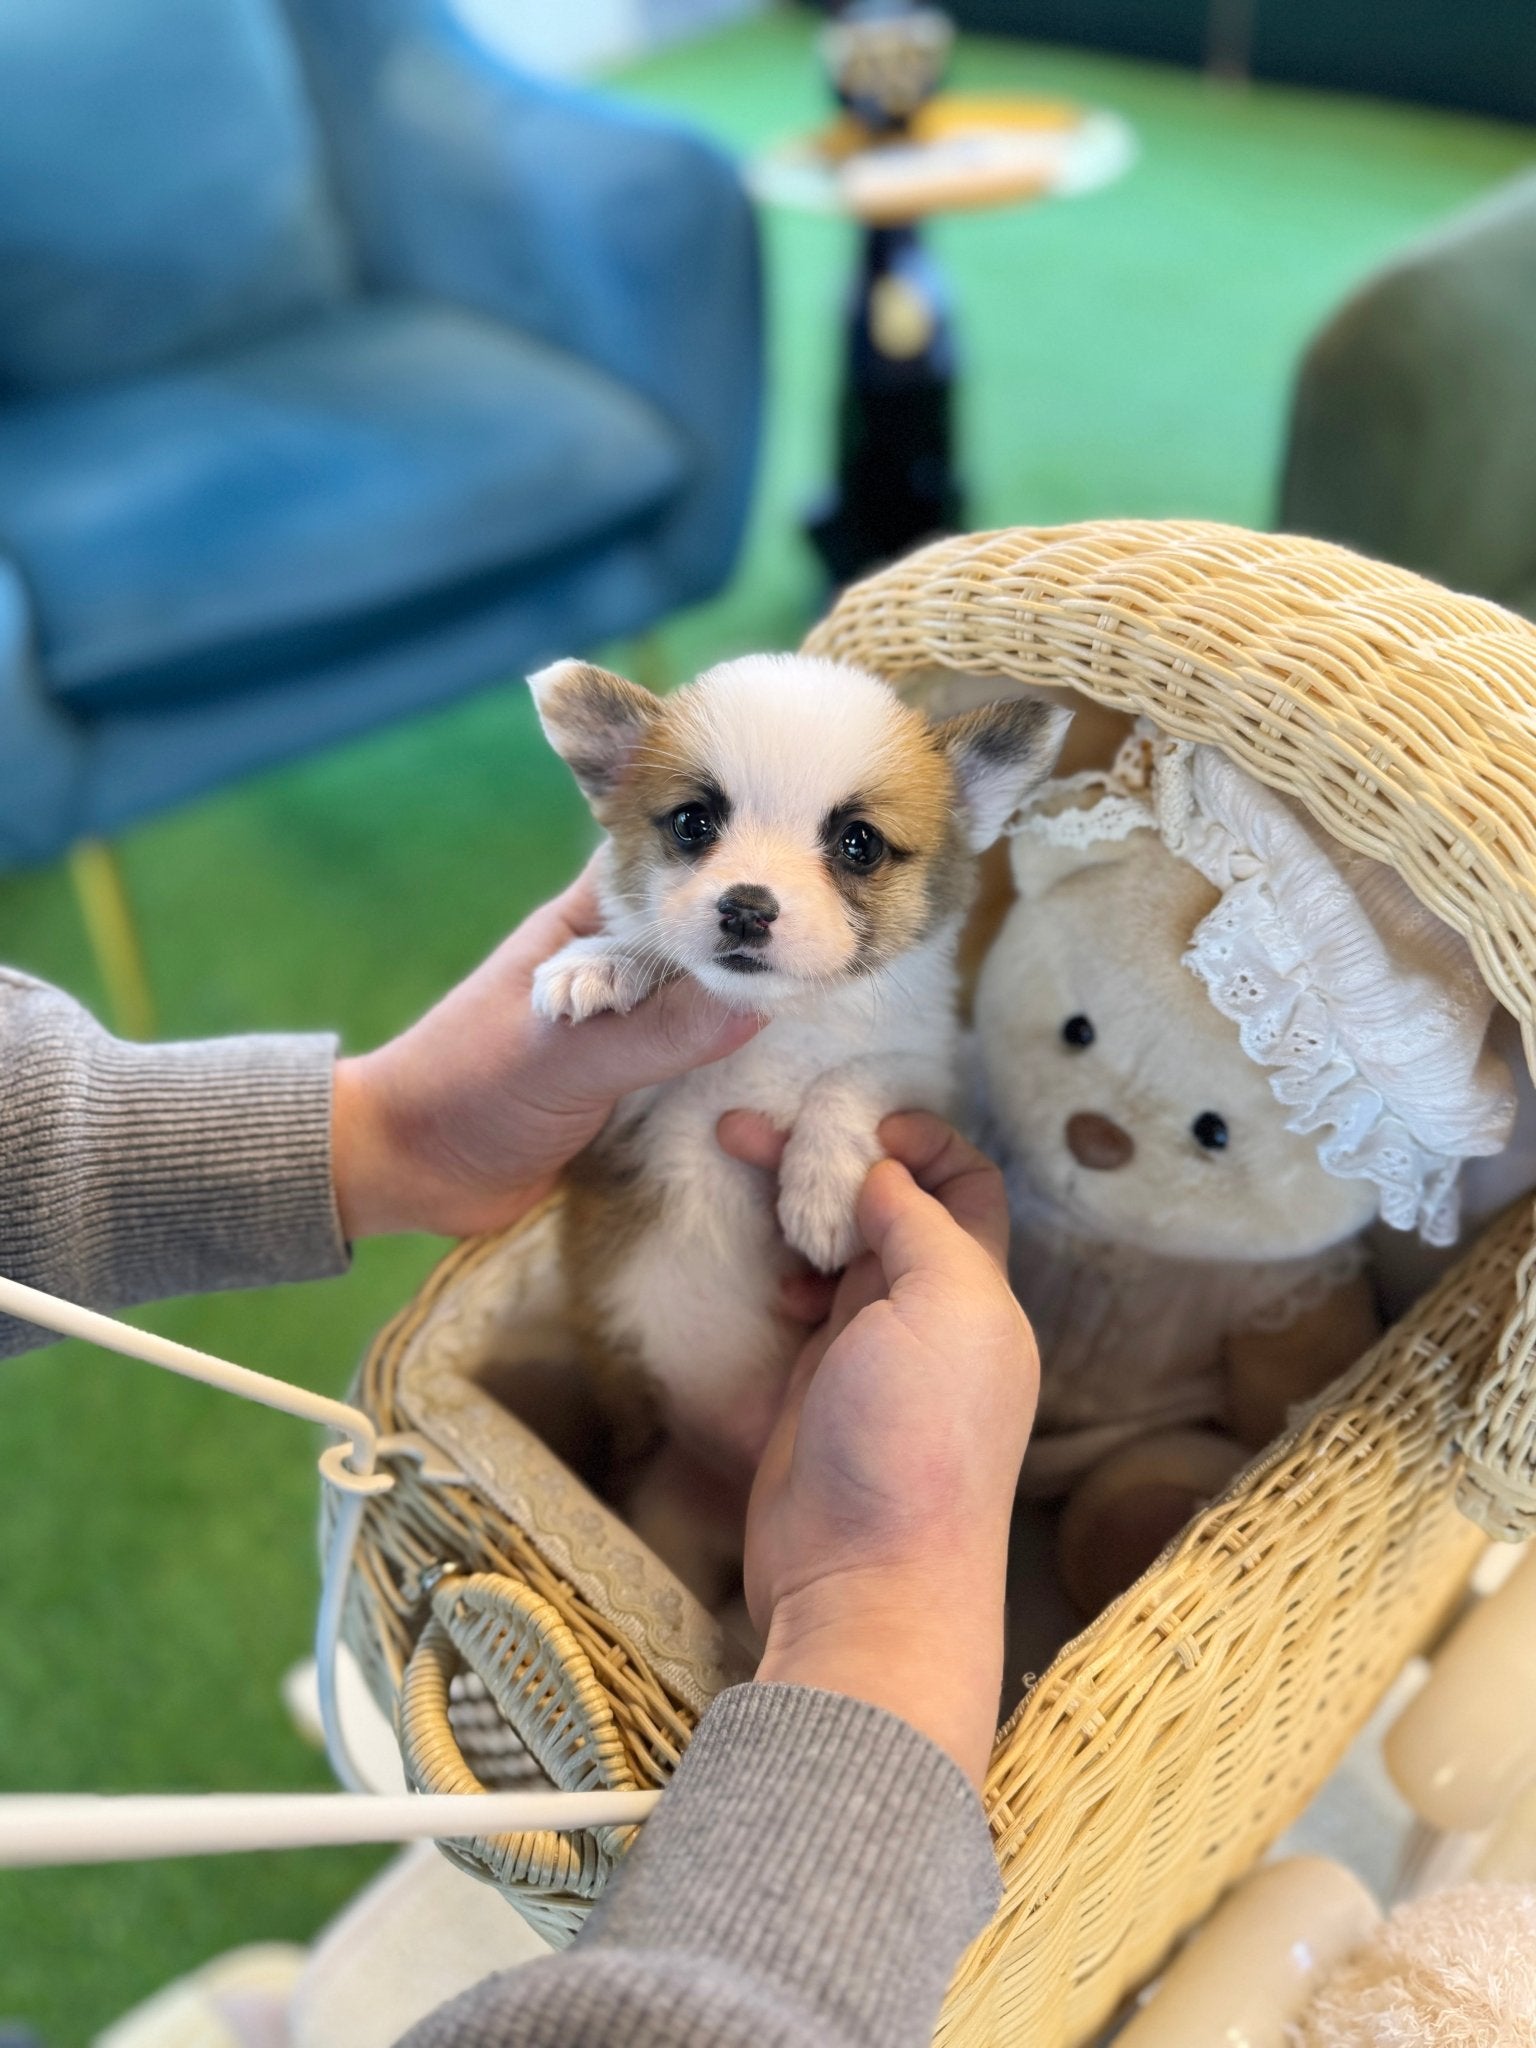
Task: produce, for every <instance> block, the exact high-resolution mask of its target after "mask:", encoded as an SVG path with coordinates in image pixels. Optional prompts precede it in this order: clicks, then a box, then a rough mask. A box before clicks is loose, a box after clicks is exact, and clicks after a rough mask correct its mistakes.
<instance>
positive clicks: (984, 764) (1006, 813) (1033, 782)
mask: <svg viewBox="0 0 1536 2048" xmlns="http://www.w3.org/2000/svg"><path fill="white" fill-rule="evenodd" d="M1071 722H1072V714H1071V712H1070V711H1066V710H1063V709H1062V708H1061V706H1060V705H1056V704H1042V703H1040V702H1039V701H1038V700H1036V699H1034V698H1014V699H1012V700H1011V701H1009V702H1008V703H1004V704H983V705H981V706H980V707H979V708H978V709H977V710H975V711H962V712H960V713H959V714H958V715H957V716H956V717H954V718H941V719H939V720H938V721H937V723H936V724H935V726H934V733H935V735H936V737H937V739H938V742H939V745H940V746H941V747H942V748H943V749H944V752H945V754H946V755H947V756H948V757H949V765H950V767H951V769H952V770H953V771H954V777H955V789H956V793H957V794H958V796H959V798H960V807H961V810H962V812H963V814H964V819H965V830H966V837H967V838H968V839H969V841H970V843H971V849H972V851H973V852H976V853H980V852H981V850H982V848H983V847H987V846H990V845H991V844H992V842H993V840H994V839H996V837H997V835H998V833H999V832H1001V831H1002V829H1003V827H1004V826H1005V825H1006V824H1007V822H1008V820H1009V819H1010V818H1011V817H1012V816H1013V814H1014V812H1015V811H1016V810H1017V809H1018V808H1019V805H1020V804H1021V803H1022V802H1023V801H1024V799H1025V797H1027V796H1028V795H1029V793H1030V791H1031V790H1032V789H1034V788H1036V787H1037V785H1038V784H1040V783H1042V782H1044V780H1045V778H1046V777H1047V776H1048V775H1049V774H1050V772H1051V770H1052V768H1054V767H1055V765H1056V756H1057V755H1058V754H1059V753H1060V752H1061V743H1062V741H1063V740H1064V739H1065V738H1066V736H1067V727H1068V726H1069V725H1070V724H1071Z"/></svg>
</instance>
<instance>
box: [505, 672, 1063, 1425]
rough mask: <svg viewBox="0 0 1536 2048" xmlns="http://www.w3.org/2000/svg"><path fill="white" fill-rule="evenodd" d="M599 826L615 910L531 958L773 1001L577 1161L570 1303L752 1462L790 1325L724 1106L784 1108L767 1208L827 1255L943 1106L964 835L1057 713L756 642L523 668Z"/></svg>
mask: <svg viewBox="0 0 1536 2048" xmlns="http://www.w3.org/2000/svg"><path fill="white" fill-rule="evenodd" d="M530 682H531V686H532V689H533V694H534V699H535V702H536V703H537V706H538V710H539V716H540V718H541V719H542V720H543V723H544V730H545V732H546V734H547V735H548V737H549V740H550V742H551V744H552V745H553V746H554V748H555V749H556V751H557V752H558V753H559V754H561V755H562V756H563V758H564V759H565V760H566V761H567V762H568V763H569V764H570V767H571V769H572V771H573V773H574V774H575V776H576V779H577V781H578V783H579V784H580V786H581V788H582V790H583V791H584V793H585V794H586V796H587V798H588V800H589V802H590V803H591V805H592V809H593V811H594V813H595V815H596V817H597V818H598V820H599V822H600V823H601V824H602V825H603V826H604V827H605V828H606V829H607V832H608V835H609V836H608V841H607V845H606V847H605V849H604V858H603V862H602V868H601V876H600V882H599V890H600V895H601V898H602V903H603V910H604V917H605V930H604V932H603V933H602V934H601V935H600V936H598V937H596V938H590V939H580V940H577V941H575V942H574V943H573V944H571V945H569V946H567V947H565V948H564V949H563V950H562V951H561V952H560V953H558V954H556V955H555V957H554V958H553V959H552V960H550V961H548V962H547V963H546V964H545V965H544V966H543V967H542V968H541V969H540V971H539V975H538V978H537V980H536V982H535V984H534V1002H535V1005H536V1007H537V1008H538V1009H540V1010H541V1011H542V1012H543V1013H544V1014H545V1015H546V1016H549V1017H552V1018H572V1019H580V1018H583V1017H587V1016H591V1015H592V1014H593V1013H595V1012H597V1011H601V1010H627V1009H629V1008H631V1007H632V1006H633V1005H634V1004H635V1003H637V1002H639V1001H640V1000H641V999H642V998H643V997H644V996H646V995H647V994H648V993H649V992H650V991H651V990H652V989H654V988H655V987H656V986H657V985H658V984H659V983H661V982H662V981H664V980H667V979H670V978H672V977H674V976H678V975H691V976H692V977H693V978H694V979H695V980H696V981H698V982H699V983H700V984H701V985H702V986H703V987H704V988H706V989H708V990H709V991H710V992H711V993H712V994H714V995H715V996H717V997H720V998H722V999H723V1000H724V1001H726V1002H727V1003H730V1004H733V1005H735V1006H738V1007H740V1008H743V1009H751V1010H755V1011H757V1012H759V1013H761V1014H763V1015H765V1016H767V1017H768V1018H769V1019H770V1020H771V1021H770V1022H769V1023H768V1024H767V1026H766V1027H765V1028H764V1030H763V1031H762V1032H760V1033H759V1035H758V1036H757V1037H756V1038H754V1039H753V1040H752V1041H751V1042H750V1043H749V1044H747V1045H746V1046H744V1047H743V1048H742V1049H741V1050H740V1051H738V1052H735V1053H733V1054H731V1055H730V1056H729V1057H728V1058H726V1059H724V1060H721V1061H719V1062H718V1063H717V1064H716V1065H714V1066H710V1067H704V1068H701V1069H700V1070H699V1071H697V1072H696V1073H693V1074H691V1075H688V1076H686V1077H685V1078H684V1079H682V1080H679V1081H675V1082H672V1083H670V1084H669V1085H667V1086H665V1087H663V1088H659V1089H649V1090H644V1091H641V1092H639V1093H637V1094H635V1095H632V1096H629V1097H627V1098H626V1099H625V1100H624V1101H623V1102H622V1103H621V1104H620V1105H619V1107H618V1108H617V1110H616V1111H615V1113H614V1115H613V1117H612V1119H611V1120H610V1122H609V1124H608V1126H607V1128H606V1129H605V1130H604V1132H603V1133H602V1135H601V1137H600V1138H599V1139H598V1140H597V1141H596V1143H595V1144H594V1145H593V1146H591V1147H590V1148H589V1150H588V1152H587V1153H586V1154H584V1155H583V1157H582V1159H581V1160H580V1161H578V1162H577V1164H576V1167H575V1168H574V1169H573V1173H572V1179H571V1187H570V1199H569V1203H568V1211H567V1238H566V1253H567V1259H568V1264H569V1277H570V1282H571V1290H572V1300H573V1302H574V1303H575V1304H576V1306H577V1309H578V1312H579V1313H580V1315H581V1317H582V1319H583V1321H584V1322H585V1324H586V1327H587V1334H588V1336H589V1338H592V1339H595V1340H596V1341H597V1342H598V1343H599V1345H600V1346H602V1347H603V1348H604V1349H606V1350H607V1351H608V1353H609V1354H610V1355H612V1356H616V1357H617V1358H619V1359H627V1360H630V1361H633V1362H635V1363H638V1364H639V1365H640V1366H642V1367H643V1368H644V1370H645V1372H646V1373H647V1374H648V1375H649V1376H650V1378H651V1380H652V1381H653V1382H654V1383H655V1384H656V1385H657V1386H658V1387H659V1388H660V1390H661V1391H662V1395H663V1405H664V1408H665V1411H666V1415H667V1419H668V1422H669V1424H670V1426H671V1428H672V1429H673V1431H674V1433H675V1434H677V1435H679V1436H681V1437H682V1438H683V1439H684V1440H685V1441H692V1442H694V1443H697V1444H703V1445H708V1446H714V1447H717V1448H718V1449H720V1450H722V1451H724V1452H726V1453H729V1454H731V1455H733V1456H734V1458H735V1459H736V1460H737V1461H739V1462H740V1463H742V1464H743V1465H750V1463H751V1462H752V1461H753V1460H755V1458H756V1456H757V1454H758V1452H759V1451H760V1449H761V1446H762V1443H763V1440H764V1437H765V1435H766V1431H767V1429H768V1427H769V1425H770V1423H771V1421H772V1418H773V1415H774V1413H775V1411H776V1408H777V1404H778V1400H779V1396H780V1393H781V1390H782V1386H783V1381H784V1376H785V1373H786V1370H787V1367H788V1364H789V1359H790V1355H791V1353H792V1350H793V1343H794V1338H793V1332H792V1331H791V1330H790V1329H789V1328H788V1327H787V1326H786V1324H785V1322H784V1319H783V1318H782V1317H781V1316H780V1315H779V1314H778V1313H777V1312H776V1305H777V1302H778V1299H779V1282H780V1278H781V1275H782V1273H783V1271H784V1267H785V1258H784V1253H783V1250H782V1248H781V1245H780V1241H779V1230H778V1229H776V1228H775V1219H774V1214H773V1211H772V1208H771V1206H770V1199H769V1191H768V1188H767V1185H766V1183H765V1181H764V1178H763V1176H762V1175H761V1174H759V1173H757V1172H756V1171H754V1170H753V1169H751V1168H749V1167H745V1166H742V1165H740V1164H739V1163H738V1162H736V1161H734V1160H732V1159H729V1158H727V1157H726V1156H725V1154H724V1153H722V1152H721V1150H720V1149H719V1147H718V1146H717V1144H716V1143H715V1124H716V1121H717V1119H718V1118H719V1117H720V1115H721V1114H722V1113H723V1112H724V1111H725V1110H727V1109H732V1108H748V1109H756V1110H761V1111H764V1112H766V1114H767V1115H768V1116H769V1117H770V1118H772V1120H773V1121H774V1122H775V1123H776V1124H777V1125H778V1126H779V1127H780V1128H781V1129H783V1130H787V1131H788V1132H789V1133H790V1138H789V1144H788V1148H787V1150H786V1152H785V1155H784V1163H783V1168H782V1172H781V1175H780V1181H779V1196H778V1225H779V1228H781V1229H782V1232H783V1236H784V1238H785V1239H786V1240H787V1241H788V1243H789V1245H790V1246H791V1247H793V1249H794V1250H795V1251H798V1252H799V1253H801V1254H802V1255H803V1256H804V1257H805V1258H806V1259H808V1260H809V1261H810V1262H811V1264H812V1265H814V1266H816V1267H819V1268H821V1269H822V1270H823V1271H832V1270H834V1269H835V1268H837V1267H839V1266H841V1265H842V1264H844V1263H845V1262H846V1261H847V1260H848V1259H849V1258H850V1257H851V1256H852V1255H853V1253H854V1252H855V1251H856V1250H857V1249H858V1237H857V1229H856V1225H855V1221H854V1209H855V1205H856V1202H857V1199H858V1195H859V1191H860V1189H861V1187H862V1185H863V1181H864V1177H865V1175H866V1174H867V1172H868V1170H869V1168H870V1166H871V1165H872V1164H873V1163H874V1162H875V1160H876V1159H877V1158H878V1157H879V1156H880V1147H879V1143H878V1140H877V1138H876V1130H877V1127H878V1125H879V1123H880V1121H881V1119H882V1118H883V1117H884V1116H886V1115H887V1114H889V1113H890V1112H891V1111H892V1110H896V1109H906V1108H931V1109H937V1110H941V1111H945V1110H948V1109H950V1108H951V1106H952V1094H953V1086H954V1075H955V1064H956V1054H957V1026H956V1021H955V988H954V983H955V949H956V940H957V937H958V933H959V928H960V923H961V919H962V916H963V913H964V911H965V908H966V904H967V902H968V900H969V897H970V893H971V889H972V885H973V870H974V855H975V853H976V852H977V851H978V850H979V849H980V848H982V847H985V846H987V845H988V844H990V842H991V841H992V840H993V839H994V838H995V837H996V836H997V834H998V832H999V830H1000V829H1001V827H1002V825H1003V824H1004V822H1005V821H1006V820H1007V818H1008V817H1009V816H1010V815H1011V814H1012V812H1013V811H1014V810H1015V809H1016V808H1017V806H1018V804H1019V802H1020V800H1021V799H1022V798H1023V797H1024V796H1025V795H1026V794H1027V793H1028V792H1029V791H1030V790H1031V789H1033V788H1034V786H1035V785H1036V784H1037V783H1038V782H1040V781H1041V780H1042V779H1043V778H1044V777H1045V776H1046V775H1047V774H1048V773H1049V771H1050V769H1051V766H1052V764H1053V762H1054V760H1055V757H1056V754H1057V751H1058V749H1059V747H1060V743H1061V739H1062V736H1063V733H1064V731H1065V727H1066V723H1067V714H1066V713H1064V712H1061V711H1058V710H1055V709H1052V708H1050V707H1047V706H1044V705H1041V704H1038V703H1033V702H1029V703H1024V702H1012V703H1004V704H996V705H986V706H983V707H981V708H980V709H977V710H973V711H969V712H965V713H963V714H961V715H960V716H958V717H954V718H950V719H945V720H942V721H939V722H936V723H930V722H929V721H928V720H926V719H925V718H923V717H922V716H921V715H920V714H919V713H917V712H915V711H913V710H910V709H909V708H907V707H906V706H904V705H903V704H901V703H900V702H899V701H898V699H897V698H896V697H895V695H894V694H893V693H892V692H891V691H890V690H889V689H888V688H887V687H886V686H885V685H883V684H881V683H879V682H876V681H875V680H874V679H873V678H872V677H870V676H868V675H865V674H863V673H861V672H860V671H858V670H856V669H852V668H847V667H843V666H841V665H839V664H836V663H833V662H827V661H817V660H810V659H805V658H798V657H792V656H785V655H754V656H750V657H747V658H746V659H744V660H740V661H733V662H727V663H724V664H722V665H721V666H720V667H718V668H713V669H710V670H709V671H707V672H706V673H705V674H704V675H702V676H700V677H699V678H698V679H697V681H695V682H693V683H691V684H689V685H688V686H686V687H685V688H683V689H681V690H679V691H678V692H676V694H675V695H673V696H670V697H668V698H665V699H663V698H659V697H656V696H653V695H652V694H651V693H650V692H648V691H646V690H643V689H640V688H638V687H637V686H636V685H635V684H633V683H630V682H627V681H625V680H624V678H623V677H621V676H616V675H613V674H610V673H609V672H608V671H606V670H603V669H599V668H593V667H591V666H589V665H587V664H584V663H580V662H575V661H563V662H557V663H555V664H554V666H553V667H550V668H547V669H544V670H543V671H541V673H539V674H538V675H536V676H533V677H532V678H530Z"/></svg>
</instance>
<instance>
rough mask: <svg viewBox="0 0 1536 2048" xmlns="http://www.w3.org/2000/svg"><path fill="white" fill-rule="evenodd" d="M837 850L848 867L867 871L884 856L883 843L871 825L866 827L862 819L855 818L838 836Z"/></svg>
mask: <svg viewBox="0 0 1536 2048" xmlns="http://www.w3.org/2000/svg"><path fill="white" fill-rule="evenodd" d="M837 850H838V852H839V853H840V854H841V855H842V857H843V859H844V860H845V861H846V862H847V863H848V865H849V867H851V868H863V869H865V870H868V869H870V868H872V867H874V866H875V865H876V863H877V862H878V861H879V860H880V859H881V857H882V856H883V855H884V853H885V841H884V840H883V839H882V838H881V837H880V834H879V833H878V832H877V831H876V830H875V828H874V826H873V825H867V824H866V823H865V822H864V820H863V819H862V818H855V819H854V821H853V823H852V824H851V825H845V826H844V827H843V829H842V831H841V833H840V834H839V835H838V841H837Z"/></svg>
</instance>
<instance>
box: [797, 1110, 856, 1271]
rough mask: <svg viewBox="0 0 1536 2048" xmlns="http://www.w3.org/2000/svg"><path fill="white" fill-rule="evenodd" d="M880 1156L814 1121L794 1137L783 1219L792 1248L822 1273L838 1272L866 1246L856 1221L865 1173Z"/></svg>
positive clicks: (799, 1130) (803, 1126)
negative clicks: (828, 1133) (821, 1128)
mask: <svg viewBox="0 0 1536 2048" xmlns="http://www.w3.org/2000/svg"><path fill="white" fill-rule="evenodd" d="M880 1156H881V1154H880V1148H879V1147H878V1145H876V1144H875V1142H874V1139H873V1136H872V1135H871V1138H870V1140H869V1142H868V1144H867V1145H860V1144H858V1143H855V1142H851V1141H850V1140H849V1139H848V1137H847V1136H846V1135H840V1136H838V1137H836V1138H829V1137H828V1136H826V1135H825V1134H824V1133H822V1132H820V1131H818V1130H816V1129H815V1127H814V1125H811V1126H805V1125H802V1126H801V1127H800V1128H799V1129H797V1130H796V1131H795V1132H794V1134H793V1135H792V1136H791V1138H790V1141H789V1143H788V1145H787V1146H786V1147H785V1150H784V1163H783V1165H782V1166H781V1167H780V1169H779V1223H780V1226H781V1228H782V1229H783V1232H784V1237H785V1240H786V1242H787V1243H788V1244H789V1246H790V1249H791V1250H792V1251H797V1252H799V1254H800V1255H801V1257H802V1258H806V1259H809V1260H810V1262H811V1264H812V1265H813V1266H814V1267H816V1269H817V1270H818V1272H822V1273H835V1272H837V1271H838V1270H839V1269H840V1268H841V1267H843V1266H846V1265H847V1264H848V1261H849V1260H850V1259H852V1258H855V1257H856V1256H857V1255H858V1253H860V1252H861V1251H862V1250H863V1249H864V1240H863V1238H862V1237H861V1236H860V1235H859V1226H858V1223H857V1220H856V1211H857V1209H858V1203H859V1195H860V1192H861V1190H862V1189H863V1186H864V1181H865V1177H866V1175H867V1174H868V1172H869V1169H870V1168H871V1167H872V1166H873V1165H874V1163H875V1161H876V1160H877V1159H878V1158H879V1157H880Z"/></svg>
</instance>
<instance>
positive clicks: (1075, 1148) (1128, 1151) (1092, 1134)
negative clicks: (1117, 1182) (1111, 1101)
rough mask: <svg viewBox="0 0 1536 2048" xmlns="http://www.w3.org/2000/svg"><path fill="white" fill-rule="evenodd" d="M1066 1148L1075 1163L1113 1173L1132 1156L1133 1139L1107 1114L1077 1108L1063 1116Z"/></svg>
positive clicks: (1133, 1151) (1101, 1171)
mask: <svg viewBox="0 0 1536 2048" xmlns="http://www.w3.org/2000/svg"><path fill="white" fill-rule="evenodd" d="M1067 1150H1068V1151H1069V1152H1070V1153H1071V1154H1072V1157H1073V1158H1074V1159H1075V1160H1076V1161H1077V1163H1078V1165H1079V1166H1088V1167H1091V1168H1092V1169H1093V1171H1094V1172H1095V1173H1113V1172H1114V1170H1115V1168H1116V1167H1117V1166H1124V1165H1125V1164H1126V1162H1127V1160H1129V1159H1130V1158H1132V1157H1133V1155H1134V1154H1135V1151H1136V1140H1135V1139H1134V1138H1133V1137H1132V1136H1131V1134H1130V1132H1129V1131H1122V1130H1121V1128H1120V1126H1119V1125H1118V1124H1116V1123H1111V1122H1110V1120H1109V1118H1108V1117H1107V1116H1100V1115H1099V1114H1098V1112H1097V1111H1096V1110H1092V1109H1080V1110H1079V1111H1078V1112H1077V1114H1076V1115H1075V1116H1069V1117H1068V1118H1067Z"/></svg>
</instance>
